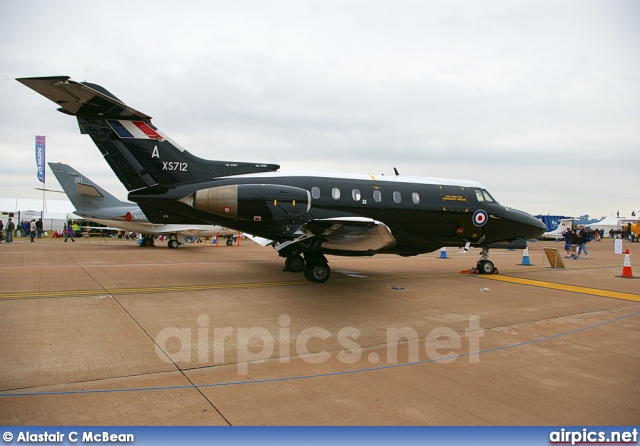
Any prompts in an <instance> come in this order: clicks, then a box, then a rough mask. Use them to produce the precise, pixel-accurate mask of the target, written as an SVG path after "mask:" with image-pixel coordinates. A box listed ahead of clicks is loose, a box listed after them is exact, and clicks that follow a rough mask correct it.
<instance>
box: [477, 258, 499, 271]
mask: <svg viewBox="0 0 640 446" xmlns="http://www.w3.org/2000/svg"><path fill="white" fill-rule="evenodd" d="M495 270H496V267H495V265H494V264H493V262H492V261H491V260H480V261H479V262H478V271H479V272H480V274H493V273H494V272H495Z"/></svg>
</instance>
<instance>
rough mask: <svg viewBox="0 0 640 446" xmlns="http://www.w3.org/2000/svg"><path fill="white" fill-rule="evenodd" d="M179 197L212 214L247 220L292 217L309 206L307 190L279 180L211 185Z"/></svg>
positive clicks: (184, 201) (307, 210) (303, 212)
mask: <svg viewBox="0 0 640 446" xmlns="http://www.w3.org/2000/svg"><path fill="white" fill-rule="evenodd" d="M180 201H181V202H183V203H186V204H188V205H189V206H192V207H193V208H195V209H198V210H201V211H205V212H209V213H211V214H216V215H221V216H223V217H229V218H236V219H239V220H249V221H279V220H287V219H295V218H298V217H300V216H302V215H304V214H306V213H307V212H309V209H310V208H311V194H310V193H309V191H308V190H306V189H301V188H299V187H293V186H285V185H280V184H234V185H230V186H217V187H210V188H208V189H201V190H198V191H196V192H194V193H193V194H191V195H189V196H188V197H185V198H183V199H182V200H180Z"/></svg>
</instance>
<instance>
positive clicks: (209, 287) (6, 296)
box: [0, 273, 459, 299]
mask: <svg viewBox="0 0 640 446" xmlns="http://www.w3.org/2000/svg"><path fill="white" fill-rule="evenodd" d="M458 275H459V274H458V273H434V274H415V275H394V276H370V277H341V278H336V279H332V280H331V283H345V282H363V281H364V282H366V281H383V280H400V279H428V278H436V277H454V276H458ZM295 285H314V284H313V283H312V282H309V281H308V280H298V281H296V280H292V281H290V282H256V283H226V284H218V285H184V286H164V287H141V288H116V289H107V288H100V289H93V290H70V291H34V292H22V293H2V294H0V299H22V298H39V297H73V296H91V295H105V294H109V295H117V294H136V293H140V294H145V293H153V292H160V293H162V292H171V291H203V290H228V289H239V288H268V287H276V286H295Z"/></svg>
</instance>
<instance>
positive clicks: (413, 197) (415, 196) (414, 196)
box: [411, 192, 420, 204]
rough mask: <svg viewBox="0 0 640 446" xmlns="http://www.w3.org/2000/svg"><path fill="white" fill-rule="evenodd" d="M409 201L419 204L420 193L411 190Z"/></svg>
mask: <svg viewBox="0 0 640 446" xmlns="http://www.w3.org/2000/svg"><path fill="white" fill-rule="evenodd" d="M411 201H413V204H420V194H419V193H418V192H412V193H411Z"/></svg>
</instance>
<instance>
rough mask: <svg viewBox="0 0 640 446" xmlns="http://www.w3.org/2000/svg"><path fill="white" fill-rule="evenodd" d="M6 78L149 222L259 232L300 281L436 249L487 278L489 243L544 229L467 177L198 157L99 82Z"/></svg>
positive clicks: (505, 244)
mask: <svg viewBox="0 0 640 446" xmlns="http://www.w3.org/2000/svg"><path fill="white" fill-rule="evenodd" d="M17 80H18V81H19V82H21V83H22V84H24V85H26V86H27V87H29V88H31V89H33V90H35V91H36V92H38V93H40V94H42V95H43V96H45V97H46V98H48V99H50V100H52V101H53V102H55V103H56V104H58V105H59V106H60V108H59V111H61V112H63V113H66V114H69V115H72V116H76V118H77V120H78V124H79V126H80V131H81V133H83V134H88V135H89V136H90V137H91V139H92V140H93V141H94V143H95V144H96V145H97V146H98V148H99V149H100V151H101V152H102V154H103V156H104V158H105V160H106V161H107V162H108V163H109V165H110V166H111V168H112V169H113V171H114V172H115V173H116V175H117V176H118V178H119V179H120V181H121V182H122V183H123V184H124V185H125V187H126V188H127V190H128V191H129V199H130V200H132V201H134V202H136V203H138V204H139V205H140V208H141V209H142V210H143V211H144V213H145V215H146V216H147V217H148V218H149V220H150V221H153V222H155V223H165V224H170V223H181V224H203V223H211V224H218V225H222V226H228V227H233V228H236V229H238V230H240V231H242V232H244V233H247V234H252V235H254V236H257V237H261V238H263V239H266V240H268V243H269V244H271V245H272V246H273V247H274V248H275V249H276V251H277V252H278V254H279V255H280V256H281V257H284V258H286V261H285V265H286V267H287V269H288V270H289V271H304V275H305V277H306V278H307V279H308V280H310V281H312V282H325V281H326V280H327V279H328V278H329V275H330V272H331V269H330V268H329V264H328V260H327V258H326V257H325V254H335V255H345V256H357V255H374V254H377V253H387V254H397V255H401V256H413V255H417V254H422V253H427V252H432V251H435V250H438V249H440V248H441V247H444V246H457V247H465V248H466V249H468V248H469V247H471V246H473V247H479V248H481V249H482V252H481V259H480V260H479V261H478V264H477V269H478V270H479V271H480V272H481V273H485V274H490V273H494V272H495V266H494V264H493V263H492V262H491V261H490V260H489V258H488V257H489V249H491V248H524V247H526V244H527V240H528V239H532V238H536V237H538V236H540V235H541V234H543V233H544V232H545V230H546V226H545V225H544V224H543V223H542V222H541V221H540V220H538V219H536V218H534V217H533V216H531V215H529V214H527V213H524V212H521V211H517V210H515V209H512V208H509V207H506V206H503V205H501V204H499V203H498V202H497V201H496V200H494V198H493V197H492V196H491V195H490V194H489V192H488V191H487V190H486V189H484V188H483V187H482V185H480V184H479V183H477V182H474V181H467V180H451V179H442V178H423V177H406V176H400V175H396V176H373V175H340V174H332V173H318V172H290V173H285V172H278V169H279V168H280V166H278V165H275V164H261V163H246V162H235V161H210V160H204V159H201V158H198V157H196V156H194V155H192V154H190V153H189V152H187V151H186V150H185V149H183V148H182V147H180V146H179V145H178V144H177V143H175V142H173V141H172V140H171V139H170V138H169V137H168V136H166V135H165V134H164V133H162V132H161V131H160V130H159V129H158V128H156V127H155V126H154V125H153V124H152V123H151V117H150V116H148V115H146V114H144V113H141V112H139V111H137V110H135V109H133V108H131V107H129V106H128V105H126V104H125V103H124V102H122V101H120V100H119V99H118V98H116V97H115V96H114V95H113V94H111V93H110V92H109V91H107V90H106V89H104V88H103V87H101V86H99V85H95V84H90V83H87V82H81V83H80V82H75V81H72V80H70V78H69V77H68V76H55V77H40V78H21V79H17Z"/></svg>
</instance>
